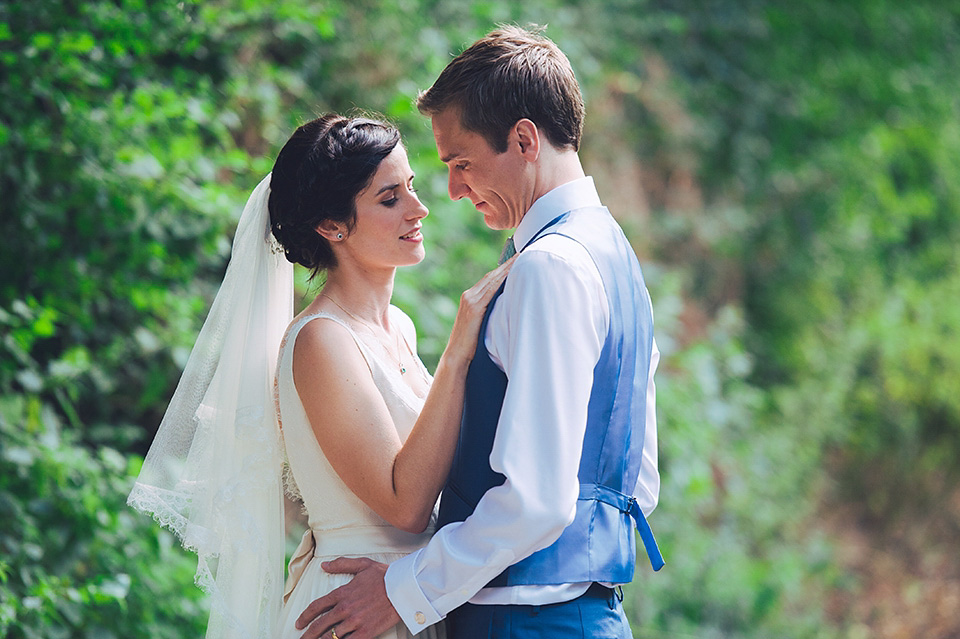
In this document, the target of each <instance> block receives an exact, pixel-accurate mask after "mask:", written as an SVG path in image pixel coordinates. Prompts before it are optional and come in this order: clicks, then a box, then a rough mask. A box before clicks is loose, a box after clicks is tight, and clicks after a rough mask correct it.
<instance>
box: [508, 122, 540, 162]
mask: <svg viewBox="0 0 960 639" xmlns="http://www.w3.org/2000/svg"><path fill="white" fill-rule="evenodd" d="M508 143H509V144H515V145H516V146H517V148H518V149H519V150H520V154H521V155H522V156H523V157H524V159H525V160H527V161H528V162H531V163H532V162H536V161H537V159H538V158H539V157H540V131H539V130H538V129H537V125H536V124H535V123H534V122H533V120H529V119H527V118H521V119H519V120H517V122H516V124H514V125H513V129H511V130H510V136H509V140H508Z"/></svg>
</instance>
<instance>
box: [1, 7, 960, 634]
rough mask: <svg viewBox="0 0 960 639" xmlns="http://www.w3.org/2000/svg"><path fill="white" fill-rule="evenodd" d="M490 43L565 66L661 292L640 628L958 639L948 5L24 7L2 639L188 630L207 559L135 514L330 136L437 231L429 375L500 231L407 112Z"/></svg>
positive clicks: (201, 619) (5, 60)
mask: <svg viewBox="0 0 960 639" xmlns="http://www.w3.org/2000/svg"><path fill="white" fill-rule="evenodd" d="M498 22H515V23H519V24H527V23H531V22H532V23H538V24H546V25H548V28H547V31H546V33H547V35H548V36H550V37H551V38H552V39H554V40H555V41H556V42H557V43H558V44H559V45H560V46H561V48H562V49H563V50H564V51H565V52H566V53H567V54H568V56H569V57H570V59H571V61H572V63H573V66H574V69H575V70H576V72H577V74H578V78H579V80H580V82H581V85H582V88H583V91H584V94H585V98H586V103H587V113H588V118H587V122H586V129H585V138H584V144H583V149H582V157H583V160H584V163H585V166H586V169H587V171H588V173H590V174H592V175H593V176H594V177H595V178H596V181H597V183H598V186H599V189H600V193H601V195H602V197H603V199H604V202H605V203H606V204H607V205H608V206H609V207H610V208H611V210H612V211H613V213H614V215H615V216H616V217H617V218H618V219H619V220H620V222H621V224H622V225H623V227H624V228H625V230H626V231H627V233H628V235H629V237H630V238H631V241H632V242H633V244H634V246H635V248H636V250H637V253H638V255H639V256H640V259H641V262H642V264H643V266H644V271H645V275H646V278H647V283H648V286H649V288H650V291H651V294H652V297H653V300H654V309H655V317H656V327H657V335H658V342H659V345H660V349H661V351H662V352H663V359H662V361H661V366H660V370H659V372H658V374H657V387H658V402H657V403H658V415H659V417H658V419H659V426H660V453H661V466H660V468H661V475H662V479H663V488H662V492H661V501H660V506H659V507H658V509H657V510H656V512H655V513H654V514H653V515H652V517H651V523H652V525H653V527H654V529H655V530H656V532H657V536H658V539H659V541H660V544H661V547H662V549H663V551H664V555H665V556H666V560H667V566H666V568H665V569H664V570H663V571H661V572H660V573H656V574H653V573H652V572H651V571H650V569H649V566H647V565H646V564H645V563H644V562H639V563H638V568H637V574H636V578H635V580H634V583H633V584H632V585H631V586H630V587H629V588H627V589H626V601H625V607H626V609H627V612H628V614H629V616H630V618H631V622H632V626H633V629H634V634H635V636H636V637H638V638H644V639H654V638H703V639H713V638H717V639H719V638H743V639H768V638H794V637H796V638H801V637H817V638H821V637H822V638H849V639H867V638H874V637H876V638H885V639H894V638H897V639H899V638H910V639H914V638H924V639H938V638H943V639H946V638H953V637H960V483H958V477H960V465H958V464H957V459H958V454H960V249H958V246H960V71H958V66H957V60H958V59H960V3H958V2H956V1H955V0H915V1H913V2H903V3H900V2H888V1H884V0H846V1H843V2H837V1H836V0H804V1H803V2H792V3H786V2H778V1H775V0H741V1H736V2H735V1H721V0H702V1H698V2H684V1H682V0H606V1H605V2H575V1H573V0H566V1H565V0H543V1H539V2H525V3H520V2H508V1H505V0H491V1H485V2H472V3H471V2H463V1H460V0H385V1H383V2H373V1H371V0H324V1H317V0H271V1H270V2H261V1H257V0H205V1H200V0H183V1H179V2H178V1H175V0H29V1H26V0H24V1H17V0H3V1H2V2H0V636H3V637H9V638H10V639H21V638H43V639H57V638H61V637H96V638H104V639H109V638H112V637H151V639H164V638H171V639H174V638H175V639H180V638H184V637H195V636H199V635H201V634H202V631H203V626H204V623H205V620H206V613H205V602H204V599H203V596H202V593H201V592H200V591H199V589H197V588H196V587H195V586H194V585H193V584H192V576H193V571H194V569H195V566H196V563H195V559H194V558H193V557H192V556H191V555H190V554H189V553H186V552H185V551H183V550H182V549H181V548H180V547H179V544H178V543H177V540H176V539H175V538H174V537H172V536H171V535H169V534H168V533H166V532H165V531H162V530H161V529H160V528H159V527H157V526H156V525H155V524H154V523H153V522H152V521H150V520H149V519H148V518H147V517H144V516H141V515H139V514H136V513H134V512H133V511H132V510H130V509H128V508H127V507H126V506H125V505H124V501H125V496H126V493H127V492H128V490H129V488H130V487H131V484H132V481H133V477H134V476H135V475H136V473H137V472H138V470H139V465H140V463H141V459H142V455H143V454H144V453H145V451H146V449H147V447H148V445H149V443H150V441H151V438H152V435H153V433H154V431H155V428H156V426H157V424H158V423H159V421H160V417H161V416H162V414H163V411H164V408H165V405H166V401H167V400H168V398H169V397H170V395H171V394H172V392H173V388H174V386H175V384H176V382H177V379H178V377H179V373H180V370H181V368H182V366H183V365H184V363H185V361H186V358H187V355H188V354H189V351H190V348H191V347H192V344H193V340H194V338H195V336H196V333H197V331H198V330H199V327H200V325H201V323H202V321H203V319H204V317H205V315H206V312H207V309H208V307H209V304H210V303H211V301H212V296H213V294H214V293H215V291H216V289H217V287H218V285H219V282H220V278H221V276H222V274H223V271H224V269H225V266H226V261H227V258H228V256H229V248H230V242H231V237H232V233H233V231H234V228H235V226H236V222H237V218H238V216H239V213H240V210H241V209H242V206H243V203H244V202H245V200H246V197H247V195H248V193H249V192H250V190H251V189H252V188H253V187H254V186H255V185H256V184H257V182H258V181H259V180H260V178H261V177H262V176H263V175H264V174H266V173H267V172H268V171H269V170H270V168H271V167H272V164H273V160H274V158H275V156H276V153H277V152H278V150H279V149H280V147H281V146H282V144H283V142H284V141H285V140H286V139H287V137H288V136H289V134H290V133H291V132H292V131H293V129H294V128H295V127H296V126H298V125H299V124H301V123H303V122H305V121H307V120H309V119H312V118H313V117H314V116H315V115H318V114H320V113H322V112H325V111H330V110H334V111H339V112H350V111H352V110H354V109H357V108H362V109H370V110H375V111H378V112H381V113H384V114H386V115H387V116H388V117H390V118H391V119H393V120H394V121H395V122H396V123H397V124H398V125H399V127H400V129H401V131H402V132H403V134H404V136H405V139H406V144H407V146H408V148H409V151H410V158H411V163H412V165H413V168H414V170H415V171H417V173H418V178H417V180H418V184H419V187H420V189H421V192H420V195H421V196H422V198H423V200H424V201H425V202H426V203H427V205H428V206H429V207H430V209H431V215H430V216H429V217H428V218H427V219H426V224H425V233H424V235H425V237H426V247H427V259H426V261H425V262H424V263H423V264H421V265H420V266H418V267H415V268H409V269H405V270H402V271H401V273H400V274H399V275H398V278H397V286H396V294H395V301H396V303H397V304H398V305H399V306H401V307H402V308H403V309H404V310H406V311H407V312H408V313H409V314H410V315H411V316H412V317H413V318H414V320H415V322H416V324H417V328H418V331H419V334H420V348H421V353H422V355H423V357H424V360H425V361H426V362H427V364H428V366H430V367H431V368H432V366H433V365H435V363H436V360H437V358H438V356H439V353H440V352H441V351H442V348H443V345H444V343H445V339H446V336H447V334H448V330H449V328H450V326H451V324H452V319H453V315H454V312H455V308H456V300H457V299H458V296H459V293H460V292H461V291H462V290H463V289H464V288H465V287H467V286H469V285H470V284H472V283H473V282H474V281H475V280H476V279H477V278H478V277H479V276H480V275H481V274H482V273H484V272H485V271H486V270H487V269H488V268H489V267H490V266H491V265H492V264H493V263H494V262H495V260H496V257H497V255H498V253H499V245H500V243H501V241H502V239H503V238H502V236H501V235H499V234H495V233H491V232H490V231H488V230H487V229H486V227H484V226H483V223H482V220H481V217H480V216H479V215H478V214H476V212H475V211H474V210H473V209H472V206H471V205H470V204H469V203H464V202H456V203H453V202H450V201H449V199H448V198H447V196H446V182H445V172H444V167H443V165H442V164H441V163H440V162H439V161H438V159H437V157H436V153H435V150H434V147H433V140H432V136H431V133H430V127H429V121H428V120H426V119H424V118H423V117H421V116H420V115H418V114H417V113H416V110H415V109H414V108H413V106H412V100H413V99H414V97H415V96H416V93H417V91H418V90H420V89H424V88H426V87H428V86H429V85H430V84H431V82H432V81H433V79H434V78H435V77H436V75H437V74H438V73H439V72H440V70H441V69H442V68H443V66H444V65H445V64H446V63H447V62H448V61H449V60H450V59H451V57H452V56H453V55H455V54H456V53H458V52H459V51H460V50H462V48H464V47H465V46H466V45H468V44H469V43H471V42H472V41H473V40H474V39H476V38H477V37H479V36H481V35H482V34H483V33H485V32H487V31H488V30H490V29H491V28H492V27H493V26H494V25H495V24H496V23H498ZM299 277H300V280H301V282H300V288H299V294H298V303H300V304H302V303H304V300H305V299H309V295H310V291H311V290H312V288H311V286H309V285H307V283H306V278H305V275H304V274H303V273H300V274H299Z"/></svg>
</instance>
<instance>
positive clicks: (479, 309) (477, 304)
mask: <svg viewBox="0 0 960 639" xmlns="http://www.w3.org/2000/svg"><path fill="white" fill-rule="evenodd" d="M515 259H517V256H516V255H514V256H513V257H511V258H510V259H509V260H507V261H506V262H504V263H503V264H501V265H500V266H498V267H497V268H495V269H493V270H492V271H490V272H489V273H487V274H486V275H484V276H483V277H481V278H480V280H479V281H478V282H477V283H476V284H474V285H473V286H471V287H470V288H468V289H467V290H465V291H464V292H463V294H462V295H461V296H460V306H459V308H458V309H457V317H456V319H455V320H454V322H453V331H452V332H451V333H450V341H449V342H448V343H447V349H446V351H445V352H444V354H445V355H446V356H447V357H452V358H455V359H456V360H457V361H459V362H463V363H469V362H470V360H472V359H473V354H474V353H475V352H476V350H477V338H478V336H479V334H480V324H481V323H482V322H483V314H484V312H486V310H487V305H488V304H490V300H491V299H492V298H493V296H494V294H495V293H496V292H497V290H498V289H499V288H500V285H501V284H502V283H503V280H505V279H506V277H507V273H509V272H510V268H511V267H512V266H513V261H514V260H515Z"/></svg>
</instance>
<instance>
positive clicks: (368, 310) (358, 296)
mask: <svg viewBox="0 0 960 639" xmlns="http://www.w3.org/2000/svg"><path fill="white" fill-rule="evenodd" d="M395 274H396V269H389V271H381V272H370V271H362V270H359V269H349V268H345V267H338V268H335V269H332V270H330V271H328V272H327V281H326V283H325V284H324V285H323V289H322V290H321V291H320V294H319V295H318V296H317V301H318V302H319V301H321V298H322V297H324V296H326V297H327V298H328V299H332V300H333V302H334V305H339V306H340V307H341V310H346V311H347V312H349V313H352V314H353V315H355V316H357V317H360V318H363V319H364V320H365V321H369V322H371V323H375V324H379V325H381V326H384V327H386V326H387V325H388V309H389V307H390V298H391V297H392V296H393V280H394V275H395Z"/></svg>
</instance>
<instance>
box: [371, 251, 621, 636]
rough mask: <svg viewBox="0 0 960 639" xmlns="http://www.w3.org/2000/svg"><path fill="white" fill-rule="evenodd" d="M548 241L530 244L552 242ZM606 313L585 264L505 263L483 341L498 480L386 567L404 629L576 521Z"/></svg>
mask: <svg viewBox="0 0 960 639" xmlns="http://www.w3.org/2000/svg"><path fill="white" fill-rule="evenodd" d="M548 239H549V240H551V241H552V240H554V238H553V237H551V238H544V239H543V240H541V241H540V242H538V243H537V245H538V246H539V245H541V244H543V245H544V246H549V245H550V244H549V243H548V242H547V240H548ZM556 239H557V241H565V242H571V240H569V239H567V238H556ZM576 246H577V248H582V247H580V246H579V245H576ZM501 305H502V306H501ZM606 305H607V302H606V296H605V294H604V293H603V285H602V281H601V280H600V276H599V273H598V272H597V271H596V267H595V266H593V264H592V261H589V260H588V261H587V263H585V262H584V260H582V259H581V260H578V259H572V260H571V259H567V258H566V257H565V256H564V255H559V254H557V253H556V252H552V251H546V250H535V249H534V247H531V249H528V250H526V251H524V253H523V254H522V255H521V256H520V257H519V258H518V259H517V261H516V263H515V264H514V265H513V268H512V270H511V273H510V276H509V278H508V279H507V284H506V286H505V288H504V293H503V295H502V296H501V298H500V299H499V300H498V301H497V307H496V308H494V311H493V316H492V317H491V322H490V327H489V328H488V331H489V332H488V334H487V344H488V347H489V350H490V354H491V357H492V358H493V359H494V362H496V363H497V364H498V365H500V366H501V367H502V368H503V370H504V372H505V373H506V374H507V377H508V383H507V389H506V394H505V396H504V402H503V409H502V411H501V414H500V420H499V422H498V426H497V433H496V437H495V439H494V444H493V451H492V453H491V455H490V466H491V468H492V469H493V470H495V471H497V472H499V473H502V474H503V475H504V476H505V477H506V481H505V482H504V484H503V485H502V486H497V487H494V488H492V489H490V490H489V491H487V493H486V494H485V495H484V496H483V497H482V498H481V500H480V502H479V504H478V505H477V508H476V510H475V511H474V513H473V514H472V515H470V516H469V517H468V518H467V519H466V520H465V521H463V522H458V523H452V524H448V525H447V526H444V527H443V528H442V529H440V530H439V531H438V532H437V533H436V534H435V535H434V537H433V539H431V541H430V543H429V544H427V546H426V547H424V548H422V549H421V550H419V551H417V552H416V553H413V554H412V555H409V556H407V557H405V558H403V559H401V560H399V561H397V562H394V563H393V564H392V565H391V566H390V567H389V569H388V570H387V577H386V584H387V594H388V596H389V598H390V600H391V602H392V603H393V605H394V607H395V608H396V609H397V612H398V613H399V614H400V617H401V619H403V621H404V623H405V625H406V626H407V627H408V628H409V629H410V631H411V632H413V633H416V632H419V631H421V630H422V629H423V628H424V627H425V626H427V625H430V624H432V623H436V622H437V621H439V620H440V619H442V618H443V617H445V616H446V615H447V613H448V612H450V611H451V610H453V609H454V608H456V607H457V606H460V605H461V604H463V603H464V602H466V601H467V600H469V599H470V598H471V597H472V596H473V595H474V594H475V593H476V592H478V591H479V590H480V589H481V588H482V587H483V586H484V585H486V584H487V583H488V582H489V581H490V580H491V579H493V578H494V577H496V576H497V575H498V574H500V573H501V572H502V571H503V570H504V569H505V568H506V567H508V566H510V565H512V564H514V563H516V562H518V561H520V560H521V559H523V558H525V557H527V556H529V555H530V554H532V553H534V552H536V551H537V550H540V549H541V548H545V547H547V546H549V545H550V544H551V543H553V542H554V541H555V540H556V539H557V538H558V537H559V536H560V533H561V532H563V529H564V528H566V526H568V525H569V524H570V522H571V521H573V517H574V515H575V513H576V502H577V497H578V495H579V491H580V485H579V480H578V478H577V472H578V469H579V464H580V453H581V446H582V442H583V436H584V432H585V430H586V420H587V405H588V403H589V398H590V389H591V387H592V383H593V369H594V367H595V366H596V363H597V361H598V359H599V357H600V350H601V348H602V345H603V337H604V335H605V334H606V325H607V306H606ZM495 320H497V321H495Z"/></svg>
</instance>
